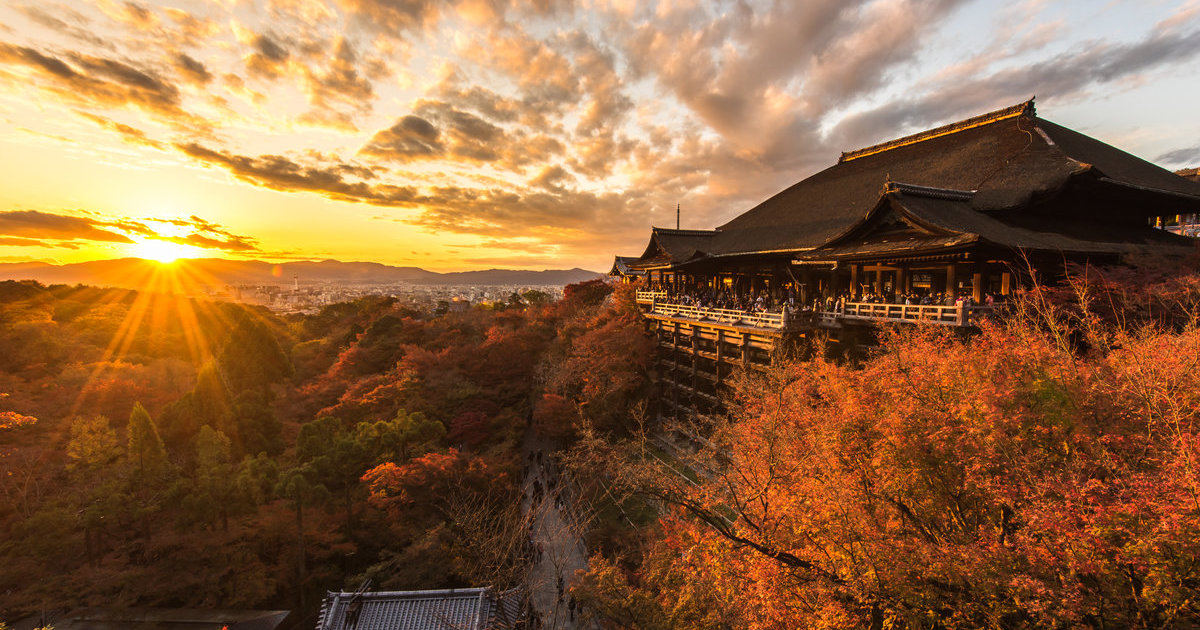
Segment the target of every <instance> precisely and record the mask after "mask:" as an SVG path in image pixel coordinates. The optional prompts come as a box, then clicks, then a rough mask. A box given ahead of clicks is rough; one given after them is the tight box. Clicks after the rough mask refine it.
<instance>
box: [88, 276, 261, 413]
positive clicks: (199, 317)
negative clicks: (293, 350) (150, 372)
mask: <svg viewBox="0 0 1200 630" xmlns="http://www.w3.org/2000/svg"><path fill="white" fill-rule="evenodd" d="M181 258H182V256H181ZM155 260H156V261H157V259H155ZM177 260H178V259H177ZM133 269H134V271H132V272H131V276H130V277H127V278H124V279H122V284H125V285H126V286H140V287H143V288H142V289H141V290H139V291H137V293H136V296H135V297H134V298H133V300H132V302H131V303H130V304H129V308H128V310H127V311H126V313H125V317H124V318H123V319H122V321H121V323H120V325H119V326H118V327H117V329H116V331H115V332H114V333H113V335H112V338H111V339H110V340H109V341H108V344H107V346H106V347H105V349H104V353H103V355H102V356H101V357H100V358H99V360H98V361H96V362H95V363H94V364H93V365H92V366H91V368H90V370H89V373H88V378H87V382H86V383H85V385H84V386H83V387H82V388H81V389H80V395H79V396H77V397H76V399H75V401H74V402H73V403H72V405H71V410H70V415H76V414H78V413H80V412H81V411H82V410H83V408H84V405H85V404H86V402H87V401H86V393H87V392H89V391H91V390H92V388H93V386H94V385H96V384H98V383H100V382H102V380H103V379H104V378H105V376H106V373H108V372H109V371H110V370H112V369H113V367H114V366H116V365H119V364H121V363H123V362H128V361H130V360H132V361H134V362H137V361H138V360H139V359H138V358H137V357H138V355H139V351H138V349H137V344H138V343H144V342H145V339H146V338H148V337H152V336H155V335H158V334H162V335H166V334H168V333H171V334H178V337H179V338H180V341H179V342H178V343H181V344H182V345H183V348H182V349H183V350H184V351H185V353H186V357H187V359H188V360H189V361H190V362H191V363H192V364H193V365H203V364H204V363H206V362H208V361H210V360H212V359H213V358H215V357H216V355H217V353H219V352H220V349H221V344H222V343H223V339H222V338H219V336H218V335H214V334H213V333H214V331H222V330H227V329H229V328H232V327H233V325H234V321H235V317H236V315H235V313H234V309H244V307H240V306H232V305H228V304H223V303H221V302H218V301H214V300H211V299H208V298H206V297H195V296H198V295H200V294H202V293H204V292H205V289H206V288H211V287H220V286H222V282H221V281H220V280H218V279H217V278H215V277H213V276H212V275H211V274H208V273H206V272H204V271H203V270H202V269H200V268H199V267H198V266H196V265H194V264H188V261H186V260H179V262H175V263H174V264H160V263H159V262H153V261H147V262H146V263H144V264H142V265H138V266H136V267H134V268H133ZM124 295H128V294H124ZM109 299H110V300H111V301H114V302H115V301H119V300H122V299H126V298H123V297H122V294H113V295H112V297H110V298H109ZM245 310H246V311H247V313H248V314H249V315H250V316H251V317H261V315H260V314H258V313H255V312H254V310H253V309H245ZM214 337H216V338H214Z"/></svg>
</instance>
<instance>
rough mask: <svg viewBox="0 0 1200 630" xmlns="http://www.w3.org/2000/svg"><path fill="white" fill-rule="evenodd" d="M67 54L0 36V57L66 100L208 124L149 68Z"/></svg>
mask: <svg viewBox="0 0 1200 630" xmlns="http://www.w3.org/2000/svg"><path fill="white" fill-rule="evenodd" d="M68 58H69V59H70V63H68V62H67V61H64V60H63V59H61V58H59V57H56V56H53V55H48V54H45V53H43V52H41V51H39V50H36V49H33V48H30V47H26V46H16V45H13V44H8V43H2V42H0V62H8V63H11V64H16V65H20V66H24V67H26V68H29V69H30V70H32V71H33V72H34V76H35V77H36V79H37V80H39V81H40V82H41V84H42V86H43V87H44V88H45V89H47V90H48V91H50V92H52V93H53V94H55V95H56V96H58V97H60V98H61V99H62V100H64V101H66V102H68V103H75V104H78V105H83V106H87V107H136V108H138V109H141V110H142V111H145V112H148V113H151V114H154V115H155V116H157V117H158V118H159V119H161V120H163V121H165V122H169V123H171V124H174V125H176V126H182V127H187V128H189V129H198V128H207V127H208V124H207V122H206V121H204V120H202V119H199V118H198V117H196V116H193V115H191V114H189V113H187V112H186V111H184V110H183V109H182V107H181V105H180V92H179V89H178V88H177V87H176V86H175V85H173V84H171V83H169V82H168V81H166V80H165V79H163V78H162V77H160V76H158V74H157V73H155V72H153V71H151V70H148V69H143V68H138V67H135V66H133V65H130V64H128V63H125V62H123V61H117V60H115V59H109V58H104V57H96V56H91V55H85V54H82V53H72V54H71V55H70V56H69V57H68Z"/></svg>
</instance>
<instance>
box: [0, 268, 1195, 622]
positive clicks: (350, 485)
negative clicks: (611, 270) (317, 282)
mask: <svg viewBox="0 0 1200 630" xmlns="http://www.w3.org/2000/svg"><path fill="white" fill-rule="evenodd" d="M633 290H634V286H633V285H614V284H608V283H605V282H603V281H593V282H588V283H583V284H578V285H570V286H569V287H567V289H566V291H565V292H564V297H563V299H562V300H560V301H556V302H551V301H548V300H547V299H546V297H545V296H544V295H541V294H538V293H536V292H530V293H528V294H526V295H523V296H514V297H513V299H512V300H510V301H509V303H508V304H507V305H505V306H503V307H501V308H491V309H482V308H476V309H473V310H468V311H466V312H451V313H442V314H432V313H418V312H413V311H410V310H406V309H405V308H403V307H401V306H398V305H397V304H396V303H394V302H393V301H391V300H389V299H385V298H365V299H362V300H359V301H357V302H351V303H345V304H337V305H333V306H329V307H327V308H325V309H324V310H322V311H321V312H320V313H318V314H316V315H309V316H289V317H278V316H275V315H273V314H271V313H269V312H267V311H265V310H260V309H256V308H250V307H246V306H242V305H235V304H227V303H216V302H207V301H203V300H189V299H182V298H178V297H171V296H165V295H156V294H150V293H137V292H132V291H124V290H113V289H95V288H89V287H83V286H62V285H54V286H43V285H40V284H36V283H29V282H24V283H21V282H7V283H0V353H2V356H4V357H5V361H4V362H3V363H0V392H3V394H4V396H3V398H2V399H0V558H3V559H4V561H3V562H0V619H15V618H17V617H19V616H21V615H23V614H28V613H30V612H36V611H38V610H45V609H52V608H64V607H66V608H70V607H73V606H82V605H88V606H110V607H117V606H163V607H225V608H271V609H290V610H293V611H294V612H293V616H292V617H291V618H290V620H289V623H290V624H291V625H292V626H293V627H312V626H313V624H314V623H315V614H316V610H317V607H318V606H319V600H320V597H321V596H322V595H323V594H324V592H325V591H326V590H335V589H350V590H354V589H357V588H358V587H359V586H361V585H362V584H363V583H365V582H367V581H368V580H369V581H370V584H371V588H375V589H396V590H415V589H433V588H446V587H458V586H464V587H465V586H481V585H492V586H497V587H499V588H502V589H503V588H509V587H513V586H519V585H521V584H522V583H523V582H524V581H526V580H527V579H528V577H529V575H528V572H527V570H526V569H527V568H528V558H527V556H526V555H525V554H523V553H521V551H520V545H513V544H511V543H512V540H514V539H516V538H519V537H520V536H521V534H522V533H523V532H524V521H522V520H521V514H520V510H519V509H517V508H516V506H519V505H520V504H521V500H522V496H523V493H524V492H525V490H526V489H525V488H523V487H522V480H523V470H524V468H525V460H526V457H525V456H526V455H527V450H528V444H529V443H530V441H536V442H537V443H538V444H544V445H549V446H548V447H547V448H548V449H549V450H550V452H551V453H552V457H553V458H554V459H555V461H557V462H558V463H559V464H560V465H561V467H562V468H563V470H564V471H565V473H564V477H565V478H566V479H568V480H569V485H570V489H571V492H570V493H569V497H570V506H569V509H570V510H572V511H573V512H575V513H576V514H578V515H579V517H580V518H579V522H581V523H584V524H585V525H586V526H585V527H584V528H583V529H582V530H581V531H579V532H577V533H578V535H580V536H582V537H583V539H584V541H585V542H586V546H587V549H588V551H589V553H590V554H591V558H590V561H589V567H588V569H586V570H585V571H583V572H581V573H580V574H579V575H577V576H573V580H572V581H573V584H574V586H573V587H572V588H571V594H572V596H573V597H574V598H576V599H577V600H578V601H579V602H580V609H581V611H582V612H581V614H582V615H585V616H588V617H591V618H593V619H595V620H596V621H597V622H598V623H599V624H600V627H603V628H695V629H714V630H715V629H723V628H800V627H813V628H859V627H864V628H878V629H883V628H981V627H986V628H1020V627H1050V628H1067V627H1122V628H1124V627H1135V628H1152V627H1153V628H1158V627H1175V628H1188V627H1195V626H1196V625H1200V601H1198V600H1197V598H1196V593H1197V592H1200V472H1198V471H1197V466H1198V465H1200V464H1198V458H1200V438H1198V437H1197V427H1196V414H1197V411H1196V410H1197V409H1198V408H1200V375H1198V372H1197V369H1196V365H1197V362H1198V361H1200V320H1198V318H1197V314H1200V275H1197V274H1196V273H1195V271H1194V269H1192V268H1191V267H1180V266H1179V265H1178V264H1170V265H1169V264H1166V263H1155V264H1147V265H1144V266H1139V267H1129V268H1122V269H1107V270H1097V269H1075V270H1073V272H1072V275H1071V277H1070V278H1069V279H1068V281H1067V282H1064V283H1062V284H1061V285H1058V286H1054V287H1038V288H1035V289H1033V290H1030V291H1026V292H1024V293H1023V294H1022V295H1020V296H1019V299H1017V300H1016V301H1015V305H1014V306H1013V307H1012V308H1011V309H1010V310H1009V311H1008V312H1007V313H1005V314H1004V315H1003V316H1000V317H997V318H995V319H993V320H990V321H989V322H987V323H985V324H984V325H982V326H981V327H980V329H979V330H977V331H974V332H972V333H970V334H958V333H955V332H952V331H948V330H946V329H941V328H938V327H936V326H932V325H931V326H906V327H900V328H895V329H882V330H880V332H879V334H878V336H877V339H876V340H875V343H873V344H870V345H869V347H865V348H859V349H856V351H854V352H847V351H846V350H847V349H845V348H840V347H838V344H837V343H834V342H832V341H830V340H827V339H823V338H812V339H808V340H807V343H805V344H802V345H801V346H800V347H798V348H797V349H796V351H795V352H793V353H792V354H791V355H790V356H781V357H779V358H778V359H777V360H776V361H775V362H774V363H773V364H772V366H771V367H769V368H767V369H765V370H756V371H753V372H749V373H743V374H740V375H739V376H738V377H737V378H735V379H734V382H733V385H732V387H731V388H730V389H729V391H728V392H727V397H726V403H725V408H726V413H723V414H719V415H716V416H706V417H702V418H692V419H688V420H674V419H668V418H665V417H663V414H661V413H659V412H660V410H659V409H658V408H657V406H656V390H655V387H654V385H653V383H654V379H653V376H654V374H653V370H654V351H655V350H654V347H655V344H654V341H653V339H652V338H650V337H649V336H648V335H647V334H646V329H645V327H644V325H643V324H642V322H641V320H640V315H639V313H638V310H637V305H636V303H635V301H634V299H633V298H634V296H633ZM514 532H515V533H514Z"/></svg>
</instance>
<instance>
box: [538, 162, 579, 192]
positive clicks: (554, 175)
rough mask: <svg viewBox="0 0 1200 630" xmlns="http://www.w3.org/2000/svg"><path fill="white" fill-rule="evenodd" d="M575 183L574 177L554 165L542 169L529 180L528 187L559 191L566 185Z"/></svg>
mask: <svg viewBox="0 0 1200 630" xmlns="http://www.w3.org/2000/svg"><path fill="white" fill-rule="evenodd" d="M574 181H575V176H574V175H572V174H571V173H570V172H569V171H567V169H565V168H563V167H562V166H559V165H557V164H555V165H554V166H547V167H546V168H543V169H542V172H540V173H538V174H537V176H535V177H534V178H533V179H531V180H529V185H530V186H533V187H534V188H542V189H545V190H550V191H560V190H562V188H563V186H564V185H566V184H571V183H573V182H574Z"/></svg>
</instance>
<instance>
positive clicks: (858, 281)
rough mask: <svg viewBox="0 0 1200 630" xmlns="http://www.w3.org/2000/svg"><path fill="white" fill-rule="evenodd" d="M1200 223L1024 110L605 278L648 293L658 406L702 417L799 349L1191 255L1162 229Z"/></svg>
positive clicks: (826, 180) (767, 207)
mask: <svg viewBox="0 0 1200 630" xmlns="http://www.w3.org/2000/svg"><path fill="white" fill-rule="evenodd" d="M1198 212H1200V182H1197V181H1194V178H1188V177H1184V176H1181V175H1179V174H1176V173H1172V172H1170V171H1168V170H1166V169H1163V168H1160V167H1158V166H1156V165H1154V164H1151V163H1149V162H1146V161H1144V160H1142V159H1140V158H1137V157H1135V156H1133V155H1130V154H1128V153H1125V152H1123V151H1121V150H1119V149H1117V148H1115V147H1112V146H1110V145H1107V144H1105V143H1103V142H1100V141H1098V140H1095V139H1093V138H1090V137H1088V136H1086V135H1084V134H1081V133H1079V132H1076V131H1072V130H1070V129H1067V128H1065V127H1062V126H1060V125H1057V124H1055V123H1053V122H1050V121H1048V120H1045V119H1042V118H1039V117H1038V116H1037V113H1036V111H1035V108H1034V103H1033V101H1032V100H1031V101H1028V102H1025V103H1020V104H1018V105H1015V106H1013V107H1008V108H1005V109H1001V110H998V111H994V112H990V113H987V114H983V115H981V116H976V117H974V118H969V119H967V120H963V121H960V122H956V123H953V124H950V125H946V126H943V127H938V128H936V129H930V130H928V131H923V132H921V133H917V134H914V135H910V136H906V137H903V138H899V139H896V140H891V141H889V142H884V143H881V144H877V145H874V146H870V147H866V148H864V149H859V150H856V151H851V152H848V153H843V154H842V155H841V158H840V159H839V160H838V162H837V164H834V165H833V166H830V167H829V168H827V169H825V170H823V171H821V172H819V173H817V174H815V175H813V176H811V177H808V178H806V179H804V180H802V181H800V182H799V183H796V184H794V185H793V186H791V187H789V188H787V189H786V190H783V191H782V192H780V193H778V194H776V195H775V196H773V197H771V198H770V199H767V200H766V201H764V202H762V203H760V204H759V205H757V206H755V207H754V208H751V209H750V210H749V211H747V212H745V213H743V214H741V215H739V216H737V217H736V218H734V219H733V220H731V221H729V222H728V223H725V224H724V225H721V226H719V227H716V228H714V229H711V230H680V229H665V228H652V230H651V234H650V240H649V243H648V244H647V246H646V248H645V251H644V252H643V253H642V255H641V256H638V257H636V258H634V257H623V256H618V257H617V258H616V260H615V261H614V264H613V269H612V271H611V272H610V273H611V274H612V275H614V276H618V277H621V278H624V279H627V280H633V279H637V280H639V281H640V282H642V283H643V287H642V288H643V289H644V290H643V291H639V293H638V301H639V303H640V304H642V305H643V309H644V313H645V316H646V318H647V320H648V321H649V322H650V324H651V325H652V326H653V327H654V329H655V330H656V331H657V334H658V338H659V343H660V348H661V353H660V360H659V373H660V376H661V378H662V382H663V384H664V388H665V391H664V394H665V395H664V400H665V401H666V402H667V403H668V405H669V406H674V407H676V408H677V409H678V410H684V409H688V410H703V409H707V408H711V407H714V406H715V405H716V404H717V400H718V395H717V390H718V386H719V384H720V382H721V380H722V378H723V377H724V375H726V374H728V373H729V372H730V371H732V370H734V369H737V368H739V367H749V366H753V365H761V364H765V363H768V362H769V361H770V360H771V358H772V356H773V354H774V353H775V351H777V350H778V349H779V348H780V347H781V346H784V345H787V344H788V343H789V340H794V339H795V338H796V337H803V336H805V335H810V334H813V333H816V332H820V334H823V335H828V336H829V337H830V338H832V339H834V340H845V339H848V338H849V339H853V338H855V337H856V336H859V337H861V335H862V333H863V331H865V330H869V329H870V327H872V326H874V325H876V324H877V323H878V322H881V321H894V322H912V321H930V322H934V323H937V324H942V325H947V326H959V327H969V326H972V325H973V323H974V322H975V321H976V320H977V318H978V317H980V316H984V315H985V314H986V313H988V312H989V311H990V310H991V309H993V308H994V306H993V305H994V304H1002V303H1003V302H1004V301H1005V300H1006V299H1007V297H1008V296H1009V295H1011V294H1012V293H1014V292H1015V291H1018V290H1019V289H1020V288H1021V287H1023V286H1027V285H1029V284H1030V283H1031V282H1032V281H1033V280H1034V278H1033V277H1032V276H1033V274H1036V275H1037V276H1038V277H1039V278H1038V279H1039V280H1040V281H1051V282H1052V281H1053V280H1054V279H1055V278H1056V277H1058V276H1059V275H1060V274H1061V273H1062V271H1063V269H1064V266H1065V264H1066V263H1070V262H1075V263H1089V264H1096V265H1110V264H1117V263H1120V262H1121V261H1122V260H1125V259H1127V257H1130V256H1137V255H1188V254H1189V253H1191V252H1192V251H1194V247H1195V242H1194V241H1193V240H1192V239H1188V238H1185V237H1183V236H1180V235H1178V234H1173V233H1171V232H1169V231H1167V230H1164V229H1159V228H1158V227H1157V226H1162V225H1163V224H1164V217H1172V218H1174V217H1178V216H1180V215H1187V214H1195V213H1198ZM730 302H734V303H736V304H737V307H734V308H730Z"/></svg>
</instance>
